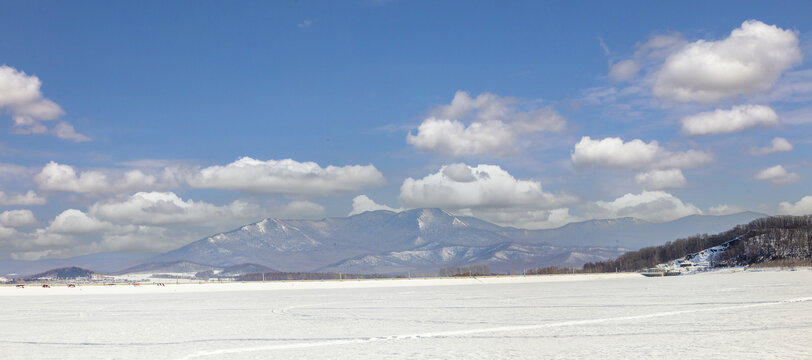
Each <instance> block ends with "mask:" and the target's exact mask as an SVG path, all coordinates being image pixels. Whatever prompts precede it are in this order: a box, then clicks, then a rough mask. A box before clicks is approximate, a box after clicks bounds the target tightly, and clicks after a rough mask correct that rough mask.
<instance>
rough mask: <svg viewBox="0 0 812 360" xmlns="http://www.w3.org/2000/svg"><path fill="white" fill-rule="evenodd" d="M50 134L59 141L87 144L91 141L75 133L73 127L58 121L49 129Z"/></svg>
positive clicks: (85, 136)
mask: <svg viewBox="0 0 812 360" xmlns="http://www.w3.org/2000/svg"><path fill="white" fill-rule="evenodd" d="M51 132H52V133H53V134H54V135H56V137H58V138H60V139H65V140H68V141H73V142H88V141H90V140H92V139H91V138H90V137H89V136H87V135H82V134H80V133H78V132H76V129H74V128H73V125H71V124H68V123H67V122H64V121H60V122H59V123H57V124H56V126H54V128H53V129H51Z"/></svg>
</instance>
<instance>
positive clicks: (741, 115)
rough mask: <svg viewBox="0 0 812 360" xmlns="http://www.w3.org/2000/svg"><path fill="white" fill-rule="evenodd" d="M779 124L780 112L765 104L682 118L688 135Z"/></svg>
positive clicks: (718, 110)
mask: <svg viewBox="0 0 812 360" xmlns="http://www.w3.org/2000/svg"><path fill="white" fill-rule="evenodd" d="M775 125H778V114H776V113H775V111H774V110H773V109H772V108H770V107H769V106H764V105H738V106H734V107H733V108H731V109H730V110H721V109H717V110H714V111H708V112H703V113H699V114H696V115H691V116H688V117H686V118H684V119H682V132H683V133H685V134H688V135H710V134H727V133H732V132H736V131H742V130H747V129H751V128H754V127H758V126H775Z"/></svg>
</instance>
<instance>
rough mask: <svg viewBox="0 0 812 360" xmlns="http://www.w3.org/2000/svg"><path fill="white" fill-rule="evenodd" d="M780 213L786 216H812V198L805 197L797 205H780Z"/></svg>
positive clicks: (786, 203)
mask: <svg viewBox="0 0 812 360" xmlns="http://www.w3.org/2000/svg"><path fill="white" fill-rule="evenodd" d="M778 212H779V213H781V214H785V215H812V196H804V197H803V198H801V200H798V202H796V203H795V204H793V203H790V202H786V201H785V202H782V203H781V204H779V205H778Z"/></svg>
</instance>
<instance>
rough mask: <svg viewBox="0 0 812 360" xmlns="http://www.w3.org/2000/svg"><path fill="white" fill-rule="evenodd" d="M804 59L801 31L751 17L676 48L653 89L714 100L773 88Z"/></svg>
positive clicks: (686, 97) (661, 94) (678, 98)
mask: <svg viewBox="0 0 812 360" xmlns="http://www.w3.org/2000/svg"><path fill="white" fill-rule="evenodd" d="M800 61H801V49H800V47H799V46H798V37H797V35H796V34H795V33H794V32H793V31H790V30H784V29H781V28H779V27H777V26H774V25H767V24H764V23H763V22H760V21H756V20H747V21H745V22H744V23H742V25H741V27H739V28H737V29H734V30H733V31H732V32H731V33H730V36H728V37H727V38H726V39H724V40H719V41H706V40H698V41H695V42H693V43H690V44H688V45H686V46H684V47H682V48H681V49H680V50H679V51H677V52H675V53H673V54H671V55H670V56H669V57H668V58H667V59H666V61H665V63H664V64H663V66H662V68H661V69H660V70H659V71H657V72H656V74H655V75H654V87H653V91H654V94H655V95H656V96H658V97H662V98H668V99H673V100H676V101H700V102H710V101H715V100H718V99H721V98H725V97H730V96H734V95H738V94H749V93H754V92H761V91H765V90H769V89H770V88H771V87H772V86H773V84H774V83H775V82H776V80H777V79H778V77H779V76H780V75H781V73H783V72H784V71H785V70H787V69H789V68H790V67H791V66H793V65H795V64H797V63H799V62H800Z"/></svg>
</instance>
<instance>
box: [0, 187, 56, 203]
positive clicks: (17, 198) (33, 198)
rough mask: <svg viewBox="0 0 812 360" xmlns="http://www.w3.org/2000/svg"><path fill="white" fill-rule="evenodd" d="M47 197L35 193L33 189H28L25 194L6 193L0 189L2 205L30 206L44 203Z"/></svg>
mask: <svg viewBox="0 0 812 360" xmlns="http://www.w3.org/2000/svg"><path fill="white" fill-rule="evenodd" d="M46 202H47V199H46V198H44V197H42V196H39V195H37V193H36V192H34V191H33V190H28V192H26V193H25V194H6V193H5V192H3V191H0V205H2V206H9V205H11V206H14V205H22V206H31V205H44V204H45V203H46Z"/></svg>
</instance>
